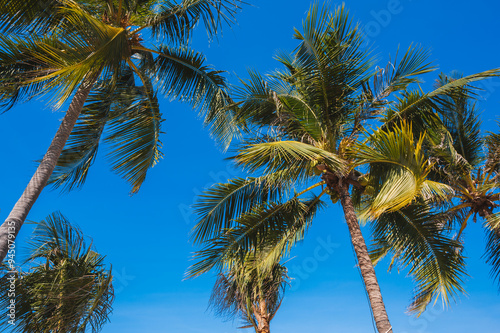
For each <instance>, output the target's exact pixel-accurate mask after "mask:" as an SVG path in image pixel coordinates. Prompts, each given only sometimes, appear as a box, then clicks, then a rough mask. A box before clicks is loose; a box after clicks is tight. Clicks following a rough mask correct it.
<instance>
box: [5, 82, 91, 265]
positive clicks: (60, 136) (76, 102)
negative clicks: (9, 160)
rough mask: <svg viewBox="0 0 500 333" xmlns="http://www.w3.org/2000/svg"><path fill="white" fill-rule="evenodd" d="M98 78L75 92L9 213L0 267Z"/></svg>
mask: <svg viewBox="0 0 500 333" xmlns="http://www.w3.org/2000/svg"><path fill="white" fill-rule="evenodd" d="M96 79H97V76H94V78H93V79H91V80H89V81H87V82H84V83H82V85H81V86H80V87H79V88H78V90H77V92H76V93H75V96H74V97H73V100H72V101H71V104H70V105H69V108H68V111H66V114H65V116H64V119H63V121H62V123H61V125H60V126H59V129H58V130H57V133H56V135H55V137H54V139H53V140H52V142H51V143H50V146H49V149H48V150H47V152H46V153H45V156H44V157H43V159H42V161H41V162H40V165H39V166H38V168H37V169H36V171H35V174H34V175H33V177H32V178H31V180H30V182H29V183H28V186H26V188H25V190H24V192H23V194H22V196H21V198H19V200H18V201H17V202H16V204H15V205H14V208H12V211H11V212H10V214H9V216H8V217H7V219H6V220H5V222H4V223H3V224H2V226H0V263H1V262H2V261H3V259H4V258H5V256H6V255H7V252H8V250H9V245H10V247H11V248H13V245H12V244H14V240H15V238H16V237H17V234H18V233H19V230H20V229H21V227H22V225H23V223H24V220H25V219H26V217H27V216H28V213H29V211H30V209H31V207H32V206H33V204H34V203H35V201H36V199H37V198H38V196H39V195H40V193H41V192H42V190H43V188H44V187H45V185H46V184H47V181H48V180H49V178H50V176H51V175H52V172H53V171H54V168H55V167H56V164H57V160H58V159H59V156H60V155H61V152H62V150H63V148H64V146H65V144H66V141H67V140H68V137H69V135H70V133H71V131H72V130H73V127H74V125H75V123H76V121H77V120H78V117H79V116H80V112H81V111H82V108H83V104H84V103H85V100H86V99H87V96H88V95H89V93H90V90H91V89H92V85H93V83H94V82H95V81H96Z"/></svg>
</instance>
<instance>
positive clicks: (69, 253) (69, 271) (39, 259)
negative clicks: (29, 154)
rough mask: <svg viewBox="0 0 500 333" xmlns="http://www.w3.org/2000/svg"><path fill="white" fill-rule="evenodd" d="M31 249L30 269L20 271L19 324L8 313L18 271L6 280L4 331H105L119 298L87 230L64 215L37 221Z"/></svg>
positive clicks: (3, 281) (17, 294)
mask: <svg viewBox="0 0 500 333" xmlns="http://www.w3.org/2000/svg"><path fill="white" fill-rule="evenodd" d="M29 252H30V255H29V257H28V259H27V260H26V263H25V264H26V265H27V266H29V267H30V268H29V270H28V271H27V272H22V271H16V273H15V293H14V294H15V295H14V297H15V305H16V306H15V311H16V313H15V315H16V316H15V321H14V323H15V326H12V325H11V324H9V323H8V321H9V320H11V317H9V316H7V315H8V314H9V309H8V306H9V305H10V303H11V299H12V294H11V293H10V292H9V289H12V288H9V285H10V283H11V282H12V280H11V279H10V278H11V276H12V274H13V273H12V271H9V272H6V273H5V274H4V275H3V276H2V278H1V279H0V286H1V287H2V291H1V293H0V302H1V304H2V318H1V320H0V322H1V323H2V324H3V325H2V332H3V331H5V330H7V329H10V328H12V329H13V330H12V332H74V333H79V332H82V333H83V332H88V331H91V332H98V331H100V329H101V327H102V326H103V325H104V324H105V323H106V322H107V321H108V318H109V315H110V314H111V310H112V308H111V305H112V303H113V299H114V294H113V286H112V283H111V280H112V275H111V269H110V270H107V269H106V266H105V264H104V256H102V255H100V254H99V253H97V252H95V251H94V250H93V249H92V246H87V245H86V242H85V239H84V236H83V234H82V232H81V231H80V230H79V229H78V228H77V227H74V226H72V225H71V224H70V223H69V221H68V220H67V219H66V218H65V217H64V216H63V215H62V214H60V213H53V214H51V215H49V216H48V217H47V218H46V219H45V220H43V221H41V222H38V223H36V227H35V230H34V232H33V237H32V241H31V242H30V246H29ZM4 305H5V306H4Z"/></svg>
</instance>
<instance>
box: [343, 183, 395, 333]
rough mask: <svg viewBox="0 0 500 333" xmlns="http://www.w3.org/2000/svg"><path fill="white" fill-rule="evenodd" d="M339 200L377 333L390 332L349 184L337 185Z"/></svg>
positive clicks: (389, 325) (389, 324) (390, 327)
mask: <svg viewBox="0 0 500 333" xmlns="http://www.w3.org/2000/svg"><path fill="white" fill-rule="evenodd" d="M339 194H340V202H341V204H342V208H343V209H344V215H345V219H346V222H347V226H348V228H349V232H350V234H351V241H352V245H353V246H354V252H356V257H357V259H358V265H359V268H360V270H361V275H362V276H363V282H364V284H365V288H366V291H367V293H368V298H369V299H370V306H371V308H372V312H373V317H374V319H375V324H376V326H377V330H378V332H379V333H389V332H392V326H391V323H390V322H389V317H388V316H387V311H386V310H385V305H384V301H383V300H382V293H381V292H380V287H379V285H378V282H377V277H376V275H375V269H374V268H373V264H372V262H371V260H370V256H369V255H368V248H367V247H366V243H365V240H364V238H363V234H362V233H361V228H360V227H359V223H358V218H357V216H356V212H355V210H354V205H353V204H352V200H351V196H350V194H349V185H348V184H341V185H340V186H339Z"/></svg>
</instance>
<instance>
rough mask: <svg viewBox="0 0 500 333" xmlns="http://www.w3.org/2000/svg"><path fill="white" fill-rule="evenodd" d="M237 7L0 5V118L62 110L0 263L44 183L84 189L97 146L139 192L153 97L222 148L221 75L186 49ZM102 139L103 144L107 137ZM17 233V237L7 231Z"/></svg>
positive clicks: (193, 2) (155, 154) (224, 99)
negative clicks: (35, 105)
mask: <svg viewBox="0 0 500 333" xmlns="http://www.w3.org/2000/svg"><path fill="white" fill-rule="evenodd" d="M238 3H239V0H234V1H233V0H184V1H181V2H180V3H174V2H171V1H160V0H158V1H143V0H135V1H134V0H130V1H129V0H117V1H105V0H97V1H72V0H49V1H44V2H42V1H39V0H27V1H24V0H16V1H5V0H4V1H1V2H0V109H4V110H6V109H9V108H11V107H13V106H14V105H15V104H16V103H19V102H22V101H28V100H30V99H32V98H34V97H39V96H44V97H47V98H48V99H49V102H50V104H51V105H53V106H55V107H61V106H63V105H64V104H65V102H66V101H67V100H68V99H69V98H70V97H71V103H69V106H68V110H67V112H66V114H65V116H64V118H63V120H62V122H61V125H60V126H59V129H58V131H57V132H56V135H55V137H54V139H53V140H52V142H51V144H50V146H49V148H48V150H47V152H46V154H45V155H44V157H43V159H42V160H41V161H40V164H39V165H38V168H37V170H36V171H35V173H34V175H33V177H32V178H31V180H30V182H29V183H28V185H27V186H26V188H25V190H24V192H23V194H22V195H21V197H20V198H19V200H18V201H17V202H16V204H15V205H14V207H13V208H12V210H11V212H10V214H9V216H8V217H7V219H6V220H5V221H4V223H3V224H2V225H1V226H0V260H3V259H4V258H5V255H6V253H7V251H8V248H7V246H8V237H9V234H12V235H14V237H15V236H17V234H18V232H19V230H20V229H21V227H22V225H23V223H24V221H25V219H26V217H27V216H28V213H29V211H30V210H31V208H32V206H33V204H34V203H35V201H36V200H37V198H38V196H39V195H40V193H41V192H42V190H43V188H44V187H45V186H46V184H48V183H52V184H53V185H54V186H56V187H61V186H62V187H63V188H65V189H72V188H74V187H77V186H80V185H82V184H83V183H84V181H85V179H86V177H87V175H88V171H89V168H90V166H91V165H92V164H93V162H94V160H95V158H96V156H97V151H98V148H99V146H100V144H101V142H103V141H104V142H105V143H106V146H107V148H108V157H109V160H110V161H111V165H112V170H113V171H114V172H116V173H117V174H119V175H121V176H122V177H123V178H124V179H125V180H126V181H128V182H129V183H130V185H131V187H132V191H131V192H132V193H136V192H137V191H139V189H140V187H141V185H142V183H143V182H144V180H145V178H146V174H147V171H148V170H149V169H150V168H151V167H153V166H154V165H155V164H156V163H157V162H158V160H159V159H160V158H161V156H162V153H161V150H160V149H161V145H162V143H161V141H160V134H161V123H162V121H163V117H162V114H161V112H160V109H159V102H158V94H161V95H164V96H165V97H168V98H171V99H177V100H180V101H185V102H188V103H189V104H191V106H192V107H194V108H197V109H198V110H199V112H200V114H201V115H203V116H204V118H205V124H207V125H209V126H210V130H211V133H212V134H213V135H214V136H215V137H216V138H217V139H218V140H219V142H221V143H222V144H223V146H224V147H226V146H227V145H228V144H229V142H230V141H231V139H232V137H233V136H234V135H235V134H236V133H237V126H236V122H235V121H234V115H233V114H232V112H231V110H230V109H228V108H227V107H226V106H227V105H229V104H230V102H231V101H230V99H229V96H228V94H227V92H226V88H225V79H224V77H223V76H222V75H221V72H220V71H217V70H215V69H213V68H212V67H211V66H208V65H206V64H205V58H204V56H203V55H202V54H201V53H199V52H196V51H194V50H192V49H190V48H189V43H188V42H189V38H190V36H191V34H192V31H193V29H194V27H195V26H196V24H197V23H198V22H200V21H201V22H202V23H203V25H204V26H205V30H206V31H207V32H208V35H209V37H211V36H213V35H214V34H215V33H216V32H217V31H218V30H219V29H220V27H221V25H222V23H223V22H224V21H225V22H231V21H232V19H233V15H234V14H235V12H236V10H237V9H238V8H239V7H238ZM103 134H104V135H103ZM12 224H13V226H14V231H13V232H9V231H8V227H9V226H11V225H12Z"/></svg>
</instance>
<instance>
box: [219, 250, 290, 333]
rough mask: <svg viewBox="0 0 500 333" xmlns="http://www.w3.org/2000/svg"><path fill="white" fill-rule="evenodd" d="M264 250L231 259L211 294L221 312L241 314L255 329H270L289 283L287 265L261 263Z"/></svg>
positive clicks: (263, 331) (259, 332)
mask: <svg viewBox="0 0 500 333" xmlns="http://www.w3.org/2000/svg"><path fill="white" fill-rule="evenodd" d="M263 256H265V253H262V252H247V253H246V254H244V256H243V260H232V261H230V262H227V263H226V264H225V267H226V268H225V269H224V270H223V271H221V272H219V273H218V275H217V280H216V282H215V286H214V288H213V291H212V295H211V297H210V303H211V305H212V307H213V308H214V309H215V310H216V311H217V314H218V315H221V316H224V317H228V318H234V317H236V316H240V317H241V319H242V320H243V321H244V322H245V323H246V325H245V326H242V327H241V328H249V327H253V328H254V329H255V332H256V333H269V332H270V323H271V320H272V319H273V318H274V316H275V315H276V313H277V311H278V309H279V307H280V305H281V302H282V300H283V295H284V292H285V287H286V285H287V284H288V275H287V269H286V267H285V266H284V265H282V264H280V263H279V262H275V263H274V264H273V265H271V267H270V268H269V269H267V268H266V267H259V266H260V265H259V261H260V260H261V259H262V257H263Z"/></svg>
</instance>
